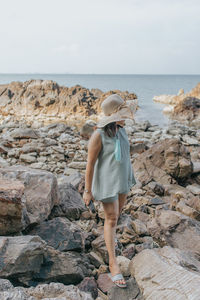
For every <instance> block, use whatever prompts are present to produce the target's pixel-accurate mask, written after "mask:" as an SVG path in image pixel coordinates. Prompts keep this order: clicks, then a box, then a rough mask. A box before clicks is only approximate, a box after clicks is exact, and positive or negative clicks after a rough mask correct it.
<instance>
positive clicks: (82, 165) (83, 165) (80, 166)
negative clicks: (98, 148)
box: [67, 161, 87, 170]
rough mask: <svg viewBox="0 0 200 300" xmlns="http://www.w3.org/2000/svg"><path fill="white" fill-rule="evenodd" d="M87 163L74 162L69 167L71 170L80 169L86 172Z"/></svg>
mask: <svg viewBox="0 0 200 300" xmlns="http://www.w3.org/2000/svg"><path fill="white" fill-rule="evenodd" d="M86 164H87V163H86V162H85V161H72V162H71V163H69V164H68V165H67V166H68V167H69V168H74V169H79V170H85V169H86Z"/></svg>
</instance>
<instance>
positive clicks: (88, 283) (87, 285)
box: [78, 277, 98, 299]
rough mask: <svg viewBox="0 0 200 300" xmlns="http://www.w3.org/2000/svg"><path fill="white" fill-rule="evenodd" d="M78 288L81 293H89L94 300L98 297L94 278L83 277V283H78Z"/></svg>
mask: <svg viewBox="0 0 200 300" xmlns="http://www.w3.org/2000/svg"><path fill="white" fill-rule="evenodd" d="M78 288H79V290H81V291H83V292H86V293H91V295H92V297H93V298H94V299H96V298H97V296H98V289H97V283H96V281H95V279H94V277H85V278H84V279H83V281H81V283H79V285H78Z"/></svg>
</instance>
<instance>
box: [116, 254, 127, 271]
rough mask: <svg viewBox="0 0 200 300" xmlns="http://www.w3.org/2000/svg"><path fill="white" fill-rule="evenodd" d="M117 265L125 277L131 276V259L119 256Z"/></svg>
mask: <svg viewBox="0 0 200 300" xmlns="http://www.w3.org/2000/svg"><path fill="white" fill-rule="evenodd" d="M117 263H118V265H119V268H120V271H121V272H122V274H123V276H130V270H129V263H130V259H128V258H127V257H124V256H117Z"/></svg>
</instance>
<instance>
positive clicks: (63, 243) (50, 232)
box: [29, 217, 85, 251]
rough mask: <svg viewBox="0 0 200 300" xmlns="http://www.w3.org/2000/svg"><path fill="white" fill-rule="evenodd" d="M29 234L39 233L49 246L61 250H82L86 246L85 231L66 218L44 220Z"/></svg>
mask: <svg viewBox="0 0 200 300" xmlns="http://www.w3.org/2000/svg"><path fill="white" fill-rule="evenodd" d="M29 234H31V235H39V236H40V237H41V238H42V239H43V240H45V241H46V242H47V244H48V245H49V246H51V247H54V248H55V249H58V250H60V251H70V250H71V251H82V250H83V249H84V246H85V238H84V233H83V232H82V231H81V229H80V228H79V227H78V226H77V225H75V224H73V223H72V222H70V221H69V220H67V219H66V218H59V217H58V218H54V219H52V220H48V221H44V222H42V223H41V224H39V225H37V226H36V227H34V229H33V230H31V231H30V232H29Z"/></svg>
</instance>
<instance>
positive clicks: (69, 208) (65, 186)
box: [50, 179, 86, 220]
mask: <svg viewBox="0 0 200 300" xmlns="http://www.w3.org/2000/svg"><path fill="white" fill-rule="evenodd" d="M58 189H59V194H60V204H59V205H56V206H54V208H53V210H52V213H51V216H50V217H51V218H53V217H63V216H65V217H67V218H68V219H69V220H76V219H79V217H80V215H81V213H82V212H83V211H84V210H86V208H85V205H84V202H83V200H82V197H81V195H80V194H79V193H78V192H77V190H76V189H75V188H74V186H73V185H71V184H69V183H68V182H67V180H65V179H64V180H61V181H60V183H59V184H58Z"/></svg>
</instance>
